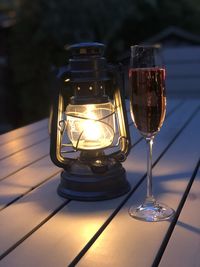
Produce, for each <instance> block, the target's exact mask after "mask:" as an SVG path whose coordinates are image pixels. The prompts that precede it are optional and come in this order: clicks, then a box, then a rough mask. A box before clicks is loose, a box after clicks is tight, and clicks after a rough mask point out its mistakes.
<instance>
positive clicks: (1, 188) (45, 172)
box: [0, 156, 61, 210]
mask: <svg viewBox="0 0 200 267" xmlns="http://www.w3.org/2000/svg"><path fill="white" fill-rule="evenodd" d="M60 170H61V169H60V168H58V167H56V166H55V165H54V164H53V163H52V162H51V160H50V158H49V156H47V157H45V158H43V159H41V160H39V161H37V162H35V163H33V164H31V165H29V166H28V167H26V168H24V169H22V170H20V171H18V172H16V173H15V174H13V175H11V176H9V177H8V178H7V179H5V180H3V181H0V210H1V209H2V208H4V207H5V206H6V205H8V204H9V203H11V202H12V201H14V200H15V199H17V198H19V197H20V196H22V195H24V194H26V193H27V192H29V191H30V190H31V189H32V188H34V187H36V186H38V185H39V184H41V183H42V182H44V181H45V180H46V179H48V178H49V177H51V176H52V175H55V174H56V173H58V172H59V171H60Z"/></svg>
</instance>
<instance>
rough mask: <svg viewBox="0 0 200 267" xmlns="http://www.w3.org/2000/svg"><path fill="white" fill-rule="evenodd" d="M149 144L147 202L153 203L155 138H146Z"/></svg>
mask: <svg viewBox="0 0 200 267" xmlns="http://www.w3.org/2000/svg"><path fill="white" fill-rule="evenodd" d="M146 142H147V201H153V200H154V197H153V193H152V146H153V137H150V138H146Z"/></svg>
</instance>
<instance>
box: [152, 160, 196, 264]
mask: <svg viewBox="0 0 200 267" xmlns="http://www.w3.org/2000/svg"><path fill="white" fill-rule="evenodd" d="M199 167H200V159H199V160H198V162H197V164H196V166H195V169H194V172H193V174H192V176H191V178H190V181H189V183H188V185H187V187H186V189H185V192H184V194H183V197H182V199H181V201H180V203H179V206H178V208H177V211H176V213H175V216H174V218H173V219H172V223H171V224H170V226H169V229H168V231H167V233H166V236H165V238H164V240H163V242H162V244H161V246H160V249H159V250H158V254H157V256H156V258H155V260H154V263H153V264H152V267H158V265H159V263H160V260H161V258H162V256H163V253H164V251H165V249H166V247H167V244H168V242H169V240H170V237H171V235H172V233H173V231H174V228H175V226H176V223H177V221H178V218H179V216H180V214H181V211H182V209H183V206H184V204H185V201H186V200H187V196H188V194H189V192H190V189H191V187H192V184H193V182H194V180H195V177H196V175H197V172H198V169H199Z"/></svg>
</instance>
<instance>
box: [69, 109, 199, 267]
mask: <svg viewBox="0 0 200 267" xmlns="http://www.w3.org/2000/svg"><path fill="white" fill-rule="evenodd" d="M199 110H200V106H198V107H197V108H196V109H195V110H194V111H193V112H192V114H191V115H190V116H189V118H188V119H187V120H186V122H185V123H184V124H183V126H182V127H181V128H180V130H179V131H178V132H177V134H176V135H175V136H174V138H173V139H172V140H171V141H170V143H169V144H168V145H167V146H166V148H165V149H164V150H163V152H162V153H161V154H160V156H158V158H157V159H156V161H155V162H154V163H153V165H152V168H154V167H155V165H156V164H157V163H158V161H159V160H160V159H161V158H162V157H163V155H164V154H165V153H166V151H167V150H168V149H169V148H170V146H171V145H172V144H173V143H174V142H175V140H176V139H177V138H178V136H179V135H180V134H181V132H182V131H183V130H184V129H185V128H186V127H187V126H188V125H189V123H190V122H191V121H192V119H193V118H194V117H195V116H196V115H197V114H198V112H199ZM145 178H146V173H145V174H144V175H143V176H142V178H141V179H140V181H139V182H138V183H137V184H136V185H135V186H134V188H133V189H132V190H131V191H130V192H129V193H128V195H127V196H126V197H125V199H124V200H123V201H122V202H121V204H120V205H119V206H118V207H117V208H116V209H115V210H114V212H113V213H112V214H111V215H110V217H109V218H108V219H107V220H106V221H105V222H104V223H103V225H102V226H101V227H100V228H99V230H98V231H97V232H96V234H95V235H94V236H93V237H92V238H91V239H90V240H89V241H88V243H87V244H86V245H85V246H84V247H83V249H82V250H81V251H80V252H79V253H78V255H77V256H76V257H75V258H74V259H73V260H72V262H71V263H70V264H69V265H68V267H74V266H76V264H77V263H78V262H79V261H80V260H81V258H82V257H83V256H84V255H85V254H86V252H87V251H88V250H89V248H90V247H91V246H92V245H93V243H94V242H95V241H96V240H97V238H98V237H99V236H100V235H101V234H102V233H103V231H104V230H105V229H106V227H107V226H108V224H109V223H110V222H111V221H112V220H113V218H114V217H115V216H116V215H117V213H118V212H119V211H120V209H121V208H122V207H123V206H124V205H125V204H126V202H127V201H128V200H129V198H130V197H131V196H132V194H133V193H134V192H135V191H136V190H137V188H138V187H139V186H140V185H141V184H142V182H144V180H145ZM152 267H156V265H155V266H152Z"/></svg>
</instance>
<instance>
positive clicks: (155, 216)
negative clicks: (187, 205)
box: [129, 200, 175, 222]
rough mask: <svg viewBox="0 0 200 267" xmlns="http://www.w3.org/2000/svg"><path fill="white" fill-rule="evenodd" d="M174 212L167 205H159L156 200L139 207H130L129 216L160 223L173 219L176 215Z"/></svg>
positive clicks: (147, 201)
mask: <svg viewBox="0 0 200 267" xmlns="http://www.w3.org/2000/svg"><path fill="white" fill-rule="evenodd" d="M174 213H175V212H174V210H173V209H172V208H170V207H168V206H167V205H165V204H162V203H158V202H157V201H156V200H151V201H149V200H146V201H145V202H144V203H143V204H142V205H140V206H139V207H134V206H132V207H130V209H129V214H130V216H131V217H133V218H135V219H138V220H142V221H146V222H158V221H164V220H167V219H169V218H171V217H172V216H173V215H174Z"/></svg>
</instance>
